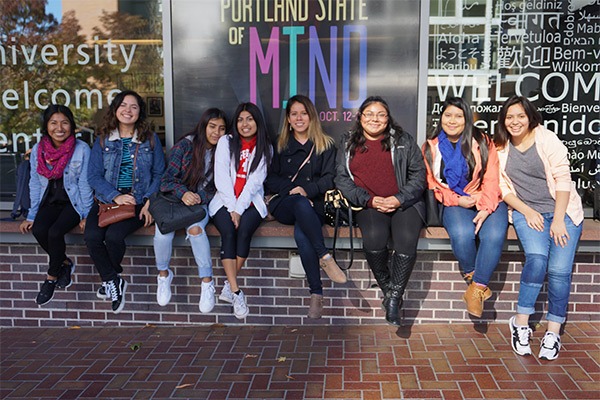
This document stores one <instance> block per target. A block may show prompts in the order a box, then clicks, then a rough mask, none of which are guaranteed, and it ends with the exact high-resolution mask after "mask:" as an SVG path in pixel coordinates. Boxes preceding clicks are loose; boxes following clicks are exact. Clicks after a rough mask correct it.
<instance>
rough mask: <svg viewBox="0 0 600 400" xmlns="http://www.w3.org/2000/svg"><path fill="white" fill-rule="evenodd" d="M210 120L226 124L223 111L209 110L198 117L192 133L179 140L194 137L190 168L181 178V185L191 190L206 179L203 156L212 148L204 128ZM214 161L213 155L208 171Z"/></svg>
mask: <svg viewBox="0 0 600 400" xmlns="http://www.w3.org/2000/svg"><path fill="white" fill-rule="evenodd" d="M211 119H222V120H223V122H225V124H227V116H226V115H225V111H223V110H220V109H218V108H209V109H208V110H206V111H204V112H203V113H202V115H201V116H200V121H198V125H196V127H195V128H194V129H193V130H192V131H190V132H188V133H186V134H185V135H184V136H183V137H182V138H181V139H179V140H187V139H186V136H190V135H192V136H194V140H193V141H192V162H191V163H190V167H189V168H188V170H187V171H186V172H185V175H184V177H183V183H184V184H185V186H187V187H188V188H190V189H192V190H194V189H195V188H197V187H198V185H199V184H200V182H204V180H205V179H206V175H205V169H206V165H205V164H204V162H205V157H204V156H205V154H206V151H207V150H209V149H211V148H212V147H213V146H212V145H211V144H210V143H209V141H208V140H207V139H206V127H207V126H208V122H209V121H210V120H211ZM225 131H227V128H225ZM214 159H215V158H214V154H213V157H212V158H211V160H210V170H212V169H213V163H214Z"/></svg>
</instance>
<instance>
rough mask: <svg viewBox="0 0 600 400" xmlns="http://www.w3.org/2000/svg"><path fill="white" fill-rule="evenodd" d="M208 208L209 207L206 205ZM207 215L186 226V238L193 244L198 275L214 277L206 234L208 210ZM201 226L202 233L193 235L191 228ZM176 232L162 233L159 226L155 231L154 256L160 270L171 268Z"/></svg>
mask: <svg viewBox="0 0 600 400" xmlns="http://www.w3.org/2000/svg"><path fill="white" fill-rule="evenodd" d="M204 208H205V209H206V208H207V207H206V206H204ZM205 211H206V216H205V217H204V219H203V220H202V221H200V222H196V223H195V224H192V225H190V226H188V227H187V228H186V237H185V239H186V240H189V242H190V244H191V246H192V253H193V254H194V258H195V259H196V264H197V265H198V276H199V277H200V278H208V277H212V261H211V257H210V243H209V242H208V236H207V235H206V225H207V224H208V210H205ZM195 226H197V227H199V228H200V229H201V230H202V233H200V234H198V235H192V234H191V233H190V229H192V228H193V227H195ZM174 237H175V232H169V233H164V234H163V233H162V232H161V231H160V230H159V229H158V227H156V230H155V233H154V256H155V258H156V268H158V270H159V271H166V270H167V269H168V268H169V264H170V262H171V255H172V253H173V238H174Z"/></svg>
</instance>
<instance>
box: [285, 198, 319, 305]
mask: <svg viewBox="0 0 600 400" xmlns="http://www.w3.org/2000/svg"><path fill="white" fill-rule="evenodd" d="M273 216H274V217H275V218H276V219H277V221H279V222H281V223H282V224H286V225H294V239H295V240H296V245H297V246H298V253H299V254H300V259H301V260H302V267H304V272H306V280H307V281H308V286H309V288H310V293H315V294H323V283H322V282H321V268H320V266H319V259H320V258H321V257H323V256H324V255H325V254H327V253H328V252H329V249H327V247H325V239H323V221H322V220H321V217H320V216H319V214H317V212H316V211H315V209H314V208H313V207H312V205H311V204H310V201H309V200H308V199H307V198H306V197H304V196H301V195H292V196H287V197H285V198H284V199H282V200H281V201H280V202H279V204H278V205H277V208H276V209H275V210H274V211H273Z"/></svg>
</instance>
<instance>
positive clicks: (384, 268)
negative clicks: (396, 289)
mask: <svg viewBox="0 0 600 400" xmlns="http://www.w3.org/2000/svg"><path fill="white" fill-rule="evenodd" d="M365 258H366V259H367V262H368V263H369V267H370V268H371V271H373V276H375V280H376V281H377V285H379V287H380V288H381V291H382V292H383V297H384V298H385V294H386V293H387V290H388V286H389V283H390V267H389V266H388V260H389V258H390V252H389V251H388V250H387V249H384V250H375V251H370V250H365Z"/></svg>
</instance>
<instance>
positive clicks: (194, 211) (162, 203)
mask: <svg viewBox="0 0 600 400" xmlns="http://www.w3.org/2000/svg"><path fill="white" fill-rule="evenodd" d="M149 200H150V206H149V207H148V211H150V214H152V217H153V218H154V221H155V223H156V226H158V229H159V230H160V231H161V232H162V233H169V232H173V231H176V230H178V229H183V228H187V227H188V226H190V225H192V224H195V223H196V222H199V221H202V220H203V219H204V217H206V207H204V206H203V205H202V204H194V205H193V206H188V205H185V204H184V203H183V201H181V200H180V199H179V198H178V197H177V196H175V195H174V194H173V193H164V192H156V193H154V194H153V195H152V196H150V199H149Z"/></svg>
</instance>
